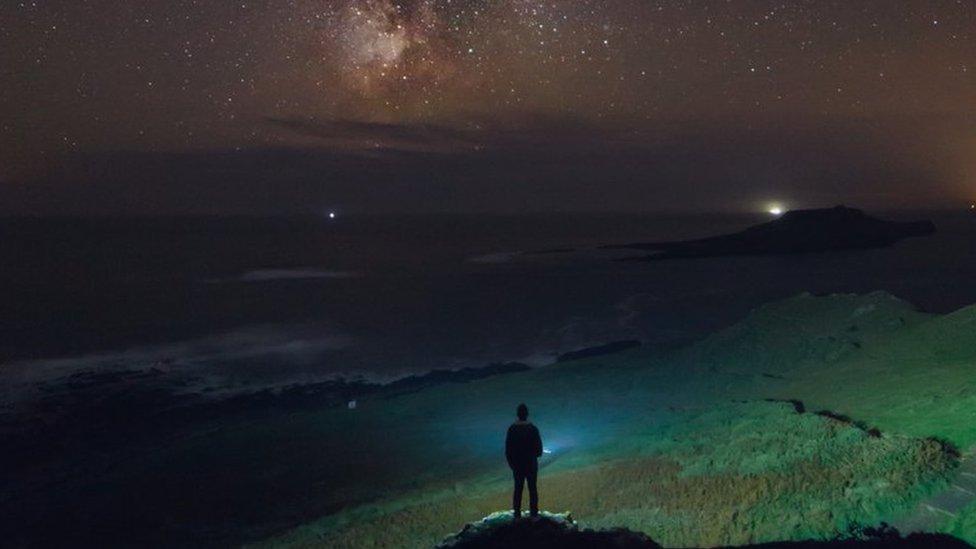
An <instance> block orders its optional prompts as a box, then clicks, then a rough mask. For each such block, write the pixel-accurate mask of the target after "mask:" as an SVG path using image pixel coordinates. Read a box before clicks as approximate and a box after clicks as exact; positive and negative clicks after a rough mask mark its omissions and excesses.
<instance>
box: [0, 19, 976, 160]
mask: <svg viewBox="0 0 976 549" xmlns="http://www.w3.org/2000/svg"><path fill="white" fill-rule="evenodd" d="M974 20H976V5H974V4H973V3H972V2H971V1H970V0H940V1H925V2H922V1H919V2H905V3H902V4H899V8H898V9H892V8H891V5H890V3H889V2H887V1H882V0H865V1H861V2H850V1H847V0H824V1H818V2H807V1H789V0H779V1H767V0H738V1H734V2H731V1H730V2H726V1H723V2H698V1H692V0H574V1H572V2H569V1H558V0H548V1H537V0H279V1H275V2H249V1H246V0H245V1H239V2H205V1H203V0H186V1H182V2H178V3H173V2H164V1H162V0H151V1H147V2H139V3H125V2H115V1H112V0H71V1H68V0H52V1H47V2H38V1H31V2H28V1H12V2H5V3H3V5H2V6H0V40H2V42H3V47H0V67H3V69H2V70H3V71H4V86H2V89H0V111H2V113H3V114H4V116H3V118H4V120H8V122H5V123H4V124H3V126H2V127H0V145H4V148H5V149H7V150H8V151H15V152H14V153H11V154H13V155H14V156H16V157H17V160H23V158H24V157H25V156H30V155H34V154H36V153H38V152H41V153H44V152H51V151H58V150H64V149H71V150H75V149H98V148H106V147H140V148H146V147H148V148H181V147H201V146H224V145H234V146H246V145H248V144H253V143H267V142H277V141H281V140H283V139H287V137H285V136H282V135H280V134H278V133H276V132H272V131H269V130H268V129H267V128H266V127H265V125H264V124H263V123H262V121H263V120H265V119H267V118H269V117H282V116H301V117H315V118H327V119H332V118H351V119H359V120H370V121H381V122H418V121H420V122H431V123H444V122H448V123H450V122H452V121H457V120H461V119H464V118H471V117H475V118H479V117H481V118H483V117H491V118H506V117H509V118H511V117H518V116H521V115H522V114H524V113H541V114H546V115H554V114H562V115H568V116H572V117H573V118H579V119H584V120H589V121H593V122H596V123H617V122H618V121H620V120H628V121H636V120H646V121H650V122H653V121H655V120H660V119H668V120H674V119H683V118H692V119H694V118H702V117H708V116H727V115H729V114H735V115H737V116H755V115H763V116H771V115H782V114H783V113H786V114H789V115H796V114H797V113H804V114H810V113H813V114H819V115H837V114H852V113H853V114H858V115H871V114H876V113H878V112H882V113H891V112H904V111H905V110H911V111H917V112H921V111H930V112H941V111H949V110H952V109H954V108H955V107H956V106H958V105H962V104H965V102H966V101H968V100H971V99H972V97H973V90H974V89H976V81H974V80H973V74H972V71H971V70H970V67H971V66H972V64H973V59H972V52H973V51H976V35H974V28H976V27H974V26H973V21H974ZM52 136H58V137H57V138H56V139H52V138H51V137H52ZM28 149H29V151H28ZM9 160H10V159H9V158H8V161H9Z"/></svg>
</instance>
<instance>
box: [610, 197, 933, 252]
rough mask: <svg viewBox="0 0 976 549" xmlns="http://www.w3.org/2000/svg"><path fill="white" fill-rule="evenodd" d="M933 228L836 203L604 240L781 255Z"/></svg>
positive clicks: (665, 248)
mask: <svg viewBox="0 0 976 549" xmlns="http://www.w3.org/2000/svg"><path fill="white" fill-rule="evenodd" d="M934 232H935V225H933V224H932V222H931V221H914V222H897V221H884V220H881V219H877V218H874V217H871V216H869V215H867V214H865V213H864V212H863V211H861V210H858V209H855V208H848V207H845V206H836V207H834V208H825V209H817V210H792V211H789V212H787V213H785V214H784V215H783V216H782V217H780V218H778V219H775V220H773V221H770V222H768V223H763V224H760V225H755V226H753V227H749V228H748V229H745V230H744V231H741V232H738V233H733V234H727V235H722V236H714V237H710V238H702V239H699V240H685V241H677V242H646V243H635V244H625V245H621V246H607V248H622V249H635V250H647V251H652V252H655V253H654V254H652V255H649V256H647V257H645V258H643V259H646V260H662V259H680V258H695V257H719V256H731V255H781V254H797V253H810V252H828V251H840V250H858V249H867V248H880V247H884V246H890V245H892V244H894V243H895V242H898V241H899V240H902V239H904V238H909V237H913V236H925V235H929V234H932V233H934Z"/></svg>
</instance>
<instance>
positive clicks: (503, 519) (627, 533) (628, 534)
mask: <svg viewBox="0 0 976 549" xmlns="http://www.w3.org/2000/svg"><path fill="white" fill-rule="evenodd" d="M660 547H661V545H659V544H658V543H656V542H655V541H654V540H652V539H651V538H650V537H648V536H647V535H645V534H642V533H639V532H633V531H631V530H627V529H624V528H614V529H611V530H589V529H582V528H579V526H578V525H577V523H576V521H575V520H573V517H572V516H571V515H570V514H569V513H560V514H554V513H547V512H545V511H543V512H542V513H541V514H540V516H539V517H537V518H523V519H521V520H518V521H513V520H512V518H511V513H510V512H507V511H500V512H497V513H492V514H491V515H488V516H487V517H485V518H484V519H482V520H480V521H478V522H475V523H471V524H468V525H467V526H465V527H464V529H463V530H462V531H460V532H458V533H457V534H454V535H452V536H449V537H448V538H447V539H445V540H444V541H443V542H442V543H441V544H440V545H438V546H437V549H522V548H524V549H591V548H592V549H600V548H608V549H609V548H612V549H660ZM742 547H743V548H744V547H752V548H764V549H787V548H788V549H801V548H802V549H860V548H868V547H870V548H878V549H880V548H884V547H900V548H905V549H907V548H913V549H914V548H918V549H922V548H925V549H938V548H944V549H949V548H952V549H955V548H965V547H972V546H971V545H969V544H968V543H966V542H964V541H962V540H959V539H957V538H954V537H952V536H948V535H945V534H920V533H917V534H911V535H909V536H907V537H902V536H901V535H900V534H899V533H898V531H897V530H895V529H893V528H890V527H888V526H887V525H882V527H881V528H867V529H864V530H863V531H860V532H852V537H851V538H849V539H837V540H826V541H784V542H772V543H762V544H756V545H745V546H742ZM729 549H731V548H729Z"/></svg>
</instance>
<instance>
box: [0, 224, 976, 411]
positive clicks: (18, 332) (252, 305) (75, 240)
mask: <svg viewBox="0 0 976 549" xmlns="http://www.w3.org/2000/svg"><path fill="white" fill-rule="evenodd" d="M869 213H872V214H874V215H876V216H878V217H881V218H886V219H893V220H917V219H931V220H932V221H933V222H934V223H935V224H936V227H937V231H936V233H935V234H934V235H932V236H928V237H920V238H911V239H907V240H904V241H902V242H899V243H897V244H895V245H893V246H891V247H887V248H881V249H872V250H860V251H844V252H829V253H815V254H802V255H788V256H766V257H725V258H704V259H681V260H668V261H650V262H648V261H631V260H629V259H632V258H634V257H640V256H641V255H642V252H639V251H634V250H621V249H605V248H603V246H605V245H610V244H621V243H631V242H646V241H662V240H679V239H690V238H699V237H705V236H711V235H716V234H723V233H728V232H732V231H737V230H740V229H743V228H745V227H748V226H750V225H754V224H756V223H762V222H765V221H769V220H770V219H771V217H770V215H769V214H766V213H751V214H695V215H692V214H569V213H567V214H534V215H533V214H524V215H508V216H506V215H455V214H436V215H352V214H350V215H337V216H336V217H335V218H329V217H321V218H319V217H223V218H221V217H208V218H204V217H186V218H181V217H167V218H16V219H5V220H2V221H0V293H2V295H0V388H2V390H0V400H2V401H3V403H5V404H9V403H10V402H16V401H18V400H23V399H28V398H32V395H34V396H36V395H37V394H38V393H37V391H38V388H42V389H43V388H48V389H49V388H51V387H56V386H58V385H59V384H62V385H63V384H67V383H70V382H71V381H72V380H75V381H76V380H77V379H78V376H83V375H88V376H91V375H98V374H100V373H105V372H116V373H118V372H128V373H132V372H145V371H152V372H155V373H161V374H163V375H167V376H172V377H174V378H181V379H183V380H184V381H183V382H182V383H181V384H179V387H180V389H179V390H181V391H188V392H194V391H199V392H206V393H207V394H210V395H214V396H219V395H224V394H237V393H241V392H249V391H258V390H266V389H269V388H271V389H274V388H276V387H285V386H294V385H296V384H303V383H316V382H321V381H324V380H330V379H345V380H364V381H369V382H376V383H383V382H389V381H393V380H396V379H399V378H402V377H404V376H409V375H416V374H422V373H425V372H430V371H432V370H443V369H459V368H477V367H481V366H486V365H489V364H493V363H501V362H513V361H514V362H522V363H524V364H527V365H529V366H540V365H544V364H548V363H551V362H553V361H554V360H555V359H556V357H557V356H558V355H560V354H561V353H565V352H569V351H574V350H578V349H581V348H586V347H590V346H595V345H600V344H604V343H607V342H612V341H621V340H639V341H641V342H642V344H643V345H644V346H660V347H668V346H675V345H681V344H683V343H687V342H690V341H693V340H695V339H698V338H701V337H704V336H705V335H707V334H708V333H710V332H713V331H715V330H718V329H721V328H722V327H724V326H727V325H730V324H732V323H734V322H735V321H736V320H738V319H740V318H742V317H744V316H745V315H747V314H748V313H749V311H750V310H751V309H753V308H755V307H757V306H759V305H761V304H763V303H765V302H769V301H772V300H776V299H782V298H786V297H790V296H793V295H796V294H799V293H802V292H810V293H813V294H831V293H866V292H872V291H876V290H883V291H887V292H890V293H892V294H894V295H895V296H897V297H900V298H902V299H905V300H908V301H910V302H911V303H913V304H914V305H915V306H916V307H917V308H919V309H921V310H925V311H931V312H937V313H943V312H949V311H952V310H955V309H958V308H960V307H964V306H967V305H969V304H973V303H976V284H974V283H973V281H974V280H976V215H973V214H972V213H971V212H969V211H959V212H946V211H940V212H869ZM133 379H138V378H133ZM133 382H138V381H133Z"/></svg>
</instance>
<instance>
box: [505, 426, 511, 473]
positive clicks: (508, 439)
mask: <svg viewBox="0 0 976 549" xmlns="http://www.w3.org/2000/svg"><path fill="white" fill-rule="evenodd" d="M505 461H507V462H508V466H509V467H511V466H512V428H511V427H509V428H508V433H507V434H506V435H505Z"/></svg>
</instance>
